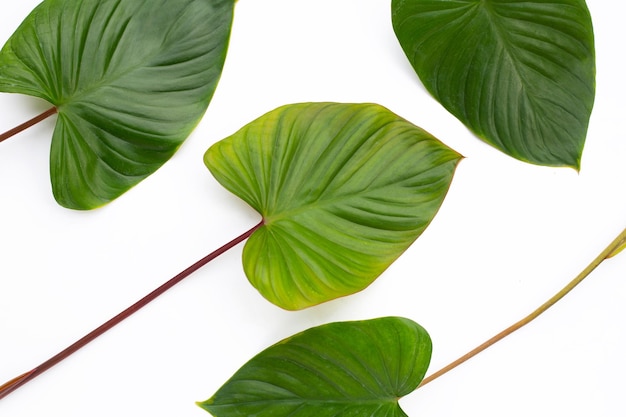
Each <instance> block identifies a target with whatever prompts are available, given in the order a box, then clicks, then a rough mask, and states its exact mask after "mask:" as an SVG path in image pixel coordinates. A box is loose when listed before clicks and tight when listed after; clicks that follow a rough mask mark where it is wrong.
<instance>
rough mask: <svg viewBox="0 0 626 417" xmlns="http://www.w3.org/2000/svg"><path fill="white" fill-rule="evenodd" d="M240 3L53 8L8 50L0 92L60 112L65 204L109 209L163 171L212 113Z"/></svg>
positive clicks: (120, 2)
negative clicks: (34, 99) (18, 95)
mask: <svg viewBox="0 0 626 417" xmlns="http://www.w3.org/2000/svg"><path fill="white" fill-rule="evenodd" d="M233 6H234V1H233V0H176V1H169V0H46V1H44V2H43V3H41V4H40V5H39V6H38V7H37V8H35V9H34V10H33V12H32V13H31V14H30V15H29V16H28V17H27V18H26V19H25V20H24V22H23V23H22V24H21V26H20V27H19V28H18V29H17V31H16V32H15V33H14V34H13V35H12V36H11V38H10V39H9V40H8V42H7V43H6V45H5V46H4V47H3V49H2V51H1V52H0V91H5V92H12V93H22V94H28V95H32V96H36V97H40V98H43V99H44V100H47V101H49V102H50V103H52V104H53V105H54V106H56V107H57V109H58V119H57V125H56V128H55V130H54V134H53V138H52V146H51V155H50V174H51V181H52V189H53V193H54V195H55V198H56V199H57V201H58V202H59V203H60V204H61V205H63V206H66V207H70V208H74V209H90V208H94V207H97V206H100V205H102V204H105V203H107V202H109V201H111V200H113V199H115V198H116V197H118V196H119V195H120V194H122V193H124V192H125V191H127V190H128V189H129V188H130V187H132V186H133V185H135V184H137V183H138V182H139V181H141V180H142V179H144V178H145V177H147V176H148V175H150V174H151V173H153V172H154V171H156V170H157V169H158V168H159V167H160V166H161V165H162V164H163V163H165V162H166V161H167V160H168V159H169V158H170V157H171V156H172V155H173V154H174V152H175V151H176V150H177V149H178V147H179V146H180V145H181V143H182V142H183V141H184V140H185V139H186V138H187V136H188V135H189V134H190V133H191V131H192V130H193V129H194V128H195V126H196V124H197V123H198V122H199V120H200V118H201V117H202V115H203V114H204V112H205V111H206V108H207V106H208V104H209V101H210V99H211V97H212V95H213V92H214V90H215V88H216V85H217V82H218V79H219V77H220V74H221V71H222V67H223V64H224V59H225V56H226V50H227V46H228V39H229V36H230V27H231V23H232V14H233Z"/></svg>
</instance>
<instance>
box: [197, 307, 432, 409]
mask: <svg viewBox="0 0 626 417" xmlns="http://www.w3.org/2000/svg"><path fill="white" fill-rule="evenodd" d="M431 351H432V345H431V341H430V337H429V336H428V333H426V330H424V329H423V328H422V327H420V326H419V325H418V324H417V323H415V322H413V321H411V320H409V319H405V318H399V317H384V318H379V319H374V320H367V321H356V322H343V323H331V324H326V325H323V326H319V327H315V328H312V329H309V330H306V331H304V332H302V333H300V334H297V335H295V336H292V337H291V338H288V339H285V340H283V341H282V342H280V343H277V344H276V345H274V346H272V347H270V348H268V349H266V350H264V351H263V352H261V353H260V354H258V355H257V356H255V357H254V358H252V359H251V360H250V361H249V362H248V363H246V364H245V365H244V366H243V367H242V368H241V369H239V370H238V371H237V372H236V373H235V375H233V377H232V378H230V380H228V381H227V382H226V383H225V384H224V386H222V387H221V388H220V389H219V390H218V391H217V393H216V394H215V395H214V396H213V397H212V398H210V399H209V400H207V401H205V402H203V403H199V405H200V406H201V407H202V408H204V409H205V410H207V411H208V412H210V413H211V414H213V415H214V416H216V417H231V416H232V417H235V416H257V417H263V416H268V417H269V416H271V417H282V416H285V417H287V416H289V417H308V416H310V417H334V416H342V417H343V416H368V417H377V416H380V417H391V416H406V414H405V413H404V412H403V411H402V409H401V408H400V406H399V405H398V399H399V398H400V397H403V396H405V395H407V394H409V393H411V392H412V391H414V390H415V389H416V388H417V386H418V385H419V383H420V382H421V381H422V379H423V378H424V374H425V373H426V370H427V369H428V364H429V362H430V355H431Z"/></svg>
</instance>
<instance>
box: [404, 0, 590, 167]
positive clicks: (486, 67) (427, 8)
mask: <svg viewBox="0 0 626 417" xmlns="http://www.w3.org/2000/svg"><path fill="white" fill-rule="evenodd" d="M392 22H393V27H394V30H395V33H396V36H397V38H398V40H399V42H400V45H401V46H402V48H403V50H404V52H405V53H406V55H407V57H408V58H409V61H410V62H411V65H412V66H413V68H414V69H415V71H416V72H417V74H418V75H419V77H420V79H421V80H422V82H423V84H424V85H425V87H426V88H427V89H428V90H429V91H430V93H431V94H432V95H433V96H434V97H435V98H436V99H437V100H438V101H439V102H440V103H441V104H442V105H443V106H444V107H445V108H446V109H447V110H448V111H449V112H450V113H452V114H453V115H454V116H456V117H457V118H458V119H459V120H460V121H461V122H463V123H464V124H465V125H466V126H467V127H468V128H469V129H471V130H472V131H473V132H474V133H475V134H476V135H477V136H479V137H480V138H482V139H483V140H484V141H486V142H487V143H490V144H491V145H493V146H494V147H496V148H498V149H500V150H502V151H503V152H505V153H506V154H508V155H510V156H513V157H515V158H517V159H520V160H522V161H527V162H531V163H535V164H539V165H548V166H571V167H573V168H576V169H579V168H580V159H581V155H582V150H583V146H584V142H585V137H586V134H587V126H588V123H589V117H590V115H591V109H592V107H593V101H594V95H595V51H594V39H593V28H592V24H591V16H590V15H589V11H588V9H587V6H586V4H585V2H584V0H549V1H546V0H531V1H519V0H455V1H451V0H393V1H392Z"/></svg>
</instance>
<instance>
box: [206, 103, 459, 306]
mask: <svg viewBox="0 0 626 417" xmlns="http://www.w3.org/2000/svg"><path fill="white" fill-rule="evenodd" d="M459 160H460V156H459V155H458V154H457V153H456V152H454V151H452V150H451V149H449V148H448V147H446V146H445V145H443V144H442V143H441V142H439V141H438V140H437V139H435V138H434V137H432V136H431V135H429V134H428V133H426V132H424V131H423V130H422V129H420V128H418V127H416V126H414V125H413V124H411V123H409V122H407V121H406V120H404V119H402V118H401V117H399V116H397V115H395V114H393V113H392V112H390V111H389V110H387V109H385V108H383V107H381V106H378V105H375V104H340V103H302V104H293V105H288V106H284V107H280V108H278V109H276V110H274V111H272V112H270V113H268V114H266V115H264V116H262V117H260V118H259V119H257V120H255V121H253V122H251V123H250V124H248V125H246V126H245V127H243V128H242V129H241V130H240V131H238V132H237V133H235V134H234V135H232V136H230V137H228V138H226V139H224V140H222V141H220V142H218V143H216V144H215V145H213V146H212V147H211V148H210V149H209V150H208V151H207V153H206V155H205V163H206V164H207V166H208V167H209V169H210V170H211V172H212V173H213V175H214V176H215V177H216V178H217V180H218V181H219V182H220V183H221V184H222V185H224V186H225V187H226V188H227V189H228V190H230V191H231V192H233V193H234V194H236V195H237V196H239V197H241V198H242V199H243V200H245V201H246V202H247V203H248V204H250V206H252V207H253V208H254V209H256V210H257V211H258V212H259V213H260V214H261V215H262V216H263V219H264V225H263V226H262V227H261V228H260V229H258V230H257V231H256V232H255V233H254V234H253V235H252V236H251V237H250V238H249V239H248V241H247V242H246V246H245V248H244V253H243V263H244V270H245V272H246V275H247V277H248V279H249V280H250V282H251V283H252V285H254V286H255V287H256V288H257V289H258V290H259V291H260V292H261V294H262V295H263V296H265V297H266V298H267V299H268V300H270V301H271V302H273V303H275V304H277V305H279V306H281V307H282V308H285V309H290V310H294V309H301V308H305V307H308V306H311V305H315V304H319V303H321V302H324V301H328V300H331V299H333V298H337V297H340V296H344V295H348V294H352V293H354V292H357V291H360V290H362V289H363V288H365V287H366V286H368V285H369V284H370V283H371V282H372V281H373V280H375V279H376V277H378V276H379V275H380V274H381V273H382V272H383V271H384V270H385V269H386V268H387V267H388V266H389V265H390V264H391V263H392V262H393V261H394V260H395V259H396V258H397V257H398V256H399V255H400V254H401V253H402V252H404V251H405V250H406V249H407V248H408V247H409V245H411V243H412V242H413V241H414V240H415V239H416V238H417V237H418V236H419V235H420V234H421V233H422V231H423V230H424V229H425V228H426V226H427V225H428V224H429V222H430V221H431V220H432V219H433V217H434V216H435V213H436V212H437V210H438V209H439V207H440V205H441V203H442V201H443V199H444V196H445V194H446V192H447V190H448V187H449V185H450V182H451V180H452V176H453V173H454V169H455V167H456V164H457V162H458V161H459Z"/></svg>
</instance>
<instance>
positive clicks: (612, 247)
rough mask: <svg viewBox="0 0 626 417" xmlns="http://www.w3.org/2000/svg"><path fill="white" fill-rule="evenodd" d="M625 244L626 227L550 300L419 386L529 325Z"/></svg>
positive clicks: (428, 377)
mask: <svg viewBox="0 0 626 417" xmlns="http://www.w3.org/2000/svg"><path fill="white" fill-rule="evenodd" d="M625 246H626V229H624V230H623V231H622V233H620V234H619V236H617V237H616V238H615V240H613V241H612V242H611V243H610V244H609V245H608V246H607V247H606V248H605V249H604V250H603V251H602V253H600V254H599V255H598V256H597V257H596V258H595V259H594V260H593V261H592V262H591V263H590V264H589V265H588V266H587V267H586V268H585V269H584V270H583V271H582V272H581V273H580V274H578V276H576V278H574V279H573V280H572V281H571V282H570V283H569V284H567V285H566V286H565V287H563V289H562V290H561V291H559V292H558V293H557V294H555V295H554V296H553V297H552V298H550V299H549V300H548V301H546V302H545V303H544V304H542V305H541V306H540V307H539V308H537V309H536V310H535V311H533V312H532V313H530V314H529V315H528V316H526V317H524V318H523V319H521V320H520V321H518V322H516V323H514V324H513V325H511V326H509V327H507V328H506V329H504V330H503V331H501V332H500V333H498V334H497V335H495V336H493V337H492V338H491V339H489V340H487V341H486V342H484V343H483V344H481V345H479V346H477V347H476V348H474V349H473V350H471V351H469V352H468V353H466V354H465V355H463V356H461V357H460V358H458V359H457V360H455V361H454V362H451V363H450V364H448V365H446V366H444V367H443V368H441V369H440V370H438V371H437V372H435V373H434V374H432V375H429V376H427V377H426V378H424V379H423V380H422V383H421V384H420V385H419V387H418V388H421V387H423V386H424V385H426V384H428V383H429V382H432V381H434V380H435V379H437V378H439V377H440V376H442V375H443V374H445V373H447V372H448V371H451V370H452V369H454V368H456V367H457V366H459V365H461V364H462V363H463V362H465V361H467V360H469V359H471V358H472V357H474V356H476V355H478V354H479V353H480V352H482V351H483V350H485V349H487V348H488V347H489V346H491V345H493V344H495V343H496V342H499V341H500V340H502V339H504V338H505V337H507V336H508V335H510V334H512V333H513V332H515V331H516V330H519V329H520V328H522V327H523V326H525V325H527V324H528V323H530V322H531V321H533V320H534V319H536V318H537V317H539V316H540V315H541V314H542V313H544V312H545V311H546V310H548V309H549V308H550V307H552V306H553V305H554V304H556V303H557V302H558V301H559V300H561V299H562V298H563V297H565V296H566V295H567V294H568V293H569V292H570V291H571V290H573V289H574V287H576V286H577V285H578V284H580V283H581V282H582V281H583V280H584V279H585V278H587V276H588V275H589V274H591V272H592V271H593V270H594V269H596V268H597V267H598V266H599V265H600V264H601V263H602V262H603V261H605V260H606V259H609V258H611V257H613V256H615V255H617V254H618V253H619V252H620V251H621V250H622V249H624V247H625Z"/></svg>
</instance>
